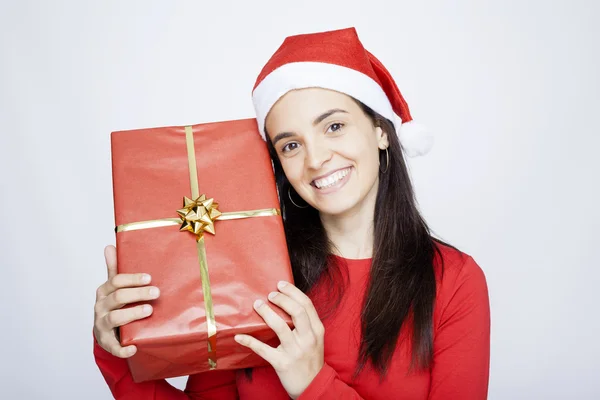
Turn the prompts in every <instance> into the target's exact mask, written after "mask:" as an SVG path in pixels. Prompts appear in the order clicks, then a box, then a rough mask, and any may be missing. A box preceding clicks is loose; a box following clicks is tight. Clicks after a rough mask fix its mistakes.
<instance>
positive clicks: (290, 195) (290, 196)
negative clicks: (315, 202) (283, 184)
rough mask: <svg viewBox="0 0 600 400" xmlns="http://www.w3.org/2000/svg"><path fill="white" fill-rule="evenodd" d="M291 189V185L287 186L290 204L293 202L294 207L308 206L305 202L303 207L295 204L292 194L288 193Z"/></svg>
mask: <svg viewBox="0 0 600 400" xmlns="http://www.w3.org/2000/svg"><path fill="white" fill-rule="evenodd" d="M291 189H292V187H291V186H290V187H288V197H289V198H290V201H291V202H292V204H293V205H295V206H296V207H298V208H307V207H308V204H307V205H305V206H304V207H300V206H299V205H298V204H296V203H295V202H294V200H292V194H291V193H290V190H291Z"/></svg>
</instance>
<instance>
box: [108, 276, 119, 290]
mask: <svg viewBox="0 0 600 400" xmlns="http://www.w3.org/2000/svg"><path fill="white" fill-rule="evenodd" d="M120 281H121V276H120V275H115V276H113V277H112V278H110V284H111V285H113V286H114V287H119V282H120Z"/></svg>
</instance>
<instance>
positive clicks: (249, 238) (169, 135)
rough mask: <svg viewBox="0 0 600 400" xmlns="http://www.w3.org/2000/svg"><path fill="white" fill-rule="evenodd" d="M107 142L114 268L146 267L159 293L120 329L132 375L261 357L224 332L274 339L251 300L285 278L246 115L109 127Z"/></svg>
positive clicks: (177, 372)
mask: <svg viewBox="0 0 600 400" xmlns="http://www.w3.org/2000/svg"><path fill="white" fill-rule="evenodd" d="M111 145H112V165H113V194H114V209H115V223H116V226H117V228H116V242H117V261H118V272H119V273H141V272H143V273H148V274H150V275H151V276H152V283H151V284H152V285H154V286H157V287H158V288H159V289H160V293H161V294H160V297H159V298H158V299H156V300H152V301H148V302H144V303H149V304H151V305H152V306H153V309H154V311H153V313H152V315H151V316H149V317H147V318H145V319H142V320H137V321H134V322H132V323H129V324H126V325H124V326H122V327H121V328H120V340H121V344H122V345H123V346H127V345H132V344H134V345H136V346H137V348H138V351H137V353H136V354H135V355H134V356H133V357H131V358H129V359H128V362H129V368H130V370H131V372H132V375H133V378H134V380H135V381H136V382H142V381H147V380H153V379H162V378H170V377H176V376H184V375H191V374H195V373H199V372H204V371H208V370H210V369H240V368H247V367H256V366H262V365H266V362H265V361H264V360H262V359H261V358H260V357H258V356H257V355H255V354H254V353H253V352H252V351H251V350H249V349H247V348H245V347H243V346H241V345H239V344H237V343H236V342H235V341H234V340H233V337H234V335H235V334H238V333H245V334H250V335H252V336H254V337H256V338H257V339H259V340H261V341H264V342H267V343H269V344H271V345H274V346H276V345H277V338H276V335H275V334H274V332H273V331H272V330H271V329H270V328H269V327H268V326H267V325H266V324H265V322H264V320H263V319H262V318H261V317H260V316H259V315H258V314H257V313H256V312H255V311H254V310H253V308H252V304H253V302H254V300H256V299H263V300H265V301H266V296H267V295H268V294H269V293H270V292H272V291H275V290H276V285H277V282H278V281H280V280H286V281H288V282H293V281H292V279H293V278H292V273H291V265H290V260H289V255H288V252H287V245H286V241H285V235H284V230H283V221H282V217H281V216H280V214H279V200H278V196H277V191H276V186H275V178H274V174H273V169H272V164H271V159H270V157H269V154H268V150H267V146H266V144H265V142H264V141H263V140H262V138H261V137H260V135H259V132H258V128H257V124H256V120H255V119H243V120H235V121H223V122H215V123H207V124H199V125H193V126H187V127H185V126H177V127H164V128H150V129H137V130H128V131H118V132H113V133H112V135H111ZM194 164H195V165H194ZM202 195H205V196H202ZM184 198H185V200H184ZM186 206H187V207H186ZM211 303H212V305H211ZM133 306H135V304H132V305H128V306H127V307H133ZM273 308H274V309H275V311H276V312H277V313H278V314H279V315H280V316H282V318H284V319H285V321H286V322H287V323H288V324H289V325H290V326H291V319H290V317H289V316H288V315H287V314H286V313H284V312H283V311H282V310H280V309H278V308H276V307H273ZM211 312H212V314H214V318H213V317H212V315H211ZM215 331H216V333H215Z"/></svg>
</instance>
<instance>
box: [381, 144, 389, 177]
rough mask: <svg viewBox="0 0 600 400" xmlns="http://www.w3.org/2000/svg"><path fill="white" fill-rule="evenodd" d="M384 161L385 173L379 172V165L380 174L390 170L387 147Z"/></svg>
mask: <svg viewBox="0 0 600 400" xmlns="http://www.w3.org/2000/svg"><path fill="white" fill-rule="evenodd" d="M385 160H386V163H385V171H382V170H381V165H380V166H379V171H380V172H381V173H382V174H385V173H386V172H387V171H388V169H390V153H388V148H387V147H386V148H385Z"/></svg>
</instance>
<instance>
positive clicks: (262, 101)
mask: <svg viewBox="0 0 600 400" xmlns="http://www.w3.org/2000/svg"><path fill="white" fill-rule="evenodd" d="M310 87H318V88H323V89H331V90H335V91H337V92H341V93H345V94H347V95H349V96H351V97H354V98H355V99H357V100H360V101H361V102H362V103H364V104H366V105H367V106H369V107H370V108H372V109H373V110H375V111H377V112H378V113H379V114H381V115H382V116H384V117H386V118H388V119H390V120H391V121H393V120H394V117H395V114H394V111H393V110H392V105H391V104H390V101H389V99H388V98H387V96H386V94H385V92H384V91H383V89H382V88H381V86H380V85H379V84H378V83H377V82H376V81H375V80H373V79H372V78H371V77H369V76H368V75H365V74H363V73H362V72H359V71H357V70H354V69H351V68H347V67H343V66H341V65H337V64H328V63H321V62H295V63H288V64H284V65H282V66H281V67H279V68H277V69H275V70H274V71H273V72H271V73H270V74H269V75H267V76H266V77H265V78H264V79H263V81H262V82H260V83H259V84H258V86H257V87H256V89H254V91H253V93H252V101H253V103H254V109H255V112H256V120H257V122H258V128H259V130H260V134H261V136H262V137H263V139H265V132H264V128H265V118H266V117H267V114H268V113H269V111H270V110H271V107H273V105H274V104H275V103H276V102H277V100H279V98H281V97H282V96H283V95H285V94H286V93H287V92H289V91H290V90H293V89H303V88H310Z"/></svg>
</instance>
